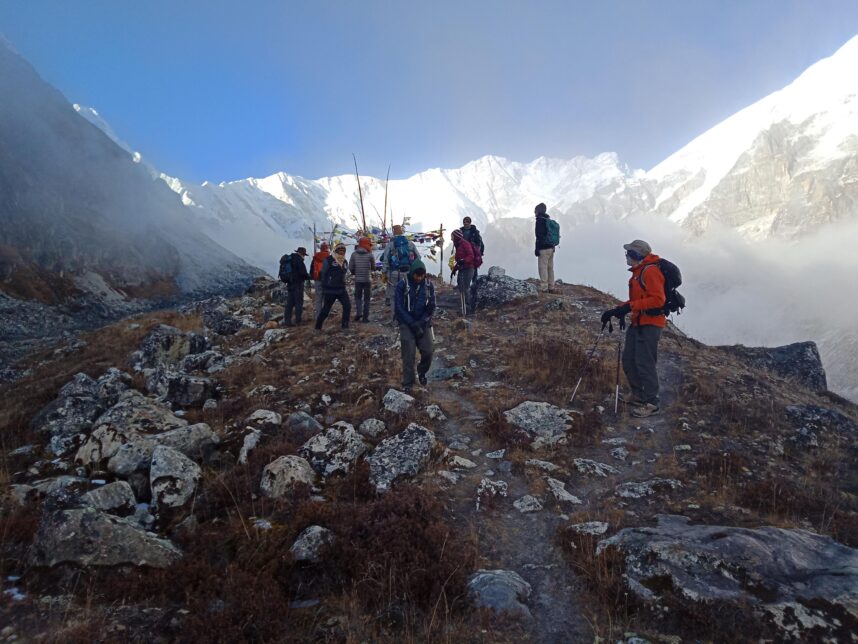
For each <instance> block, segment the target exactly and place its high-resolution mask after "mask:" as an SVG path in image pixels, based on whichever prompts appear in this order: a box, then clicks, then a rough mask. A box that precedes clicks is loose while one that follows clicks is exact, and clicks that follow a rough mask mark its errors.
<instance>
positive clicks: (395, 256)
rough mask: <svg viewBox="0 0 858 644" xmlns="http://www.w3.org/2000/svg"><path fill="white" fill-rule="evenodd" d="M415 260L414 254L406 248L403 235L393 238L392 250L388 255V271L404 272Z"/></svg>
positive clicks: (406, 242)
mask: <svg viewBox="0 0 858 644" xmlns="http://www.w3.org/2000/svg"><path fill="white" fill-rule="evenodd" d="M415 259H416V257H415V256H414V253H412V252H411V251H410V250H409V248H408V240H407V239H406V238H405V236H404V235H399V236H397V237H394V238H393V250H392V252H391V253H390V259H389V262H390V270H392V271H396V270H398V271H400V272H402V273H404V272H406V271H407V270H408V269H409V268H411V263H412V262H413V261H414V260H415Z"/></svg>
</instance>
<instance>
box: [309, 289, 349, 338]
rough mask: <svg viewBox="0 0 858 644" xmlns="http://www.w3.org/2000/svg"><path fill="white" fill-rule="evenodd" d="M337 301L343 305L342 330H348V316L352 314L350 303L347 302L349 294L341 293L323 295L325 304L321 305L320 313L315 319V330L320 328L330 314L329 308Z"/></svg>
mask: <svg viewBox="0 0 858 644" xmlns="http://www.w3.org/2000/svg"><path fill="white" fill-rule="evenodd" d="M337 300H339V302H340V304H342V305H343V319H342V326H343V328H344V329H348V328H349V315H351V313H352V303H351V301H350V300H349V294H348V293H346V292H345V291H343V292H342V293H325V303H324V305H322V311H321V313H319V317H317V318H316V328H317V329H321V328H322V324H323V323H324V321H325V320H326V319H327V318H328V315H329V314H330V313H331V307H332V306H333V305H334V302H336V301H337Z"/></svg>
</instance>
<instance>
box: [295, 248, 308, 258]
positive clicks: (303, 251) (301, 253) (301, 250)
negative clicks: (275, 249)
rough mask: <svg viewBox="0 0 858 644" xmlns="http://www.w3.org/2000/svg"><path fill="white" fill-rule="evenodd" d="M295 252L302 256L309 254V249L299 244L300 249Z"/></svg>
mask: <svg viewBox="0 0 858 644" xmlns="http://www.w3.org/2000/svg"><path fill="white" fill-rule="evenodd" d="M295 252H296V253H298V254H299V255H300V256H301V257H306V256H307V249H306V248H304V247H303V246H298V250H296V251H295Z"/></svg>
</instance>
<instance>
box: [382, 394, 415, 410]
mask: <svg viewBox="0 0 858 644" xmlns="http://www.w3.org/2000/svg"><path fill="white" fill-rule="evenodd" d="M381 403H382V405H384V409H385V411H389V412H391V413H392V414H405V413H408V411H410V410H411V408H412V407H413V406H414V397H413V396H409V395H408V394H406V393H403V392H401V391H397V390H396V389H388V390H387V393H386V394H384V398H383V399H382V401H381Z"/></svg>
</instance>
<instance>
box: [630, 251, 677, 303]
mask: <svg viewBox="0 0 858 644" xmlns="http://www.w3.org/2000/svg"><path fill="white" fill-rule="evenodd" d="M650 266H658V270H660V271H661V274H662V275H664V297H665V300H664V306H663V307H662V308H660V309H648V310H646V311H644V313H646V314H647V315H670V314H671V313H676V314H677V315H679V314H681V313H682V309H684V308H685V297H684V296H683V295H682V293H680V292H679V291H677V290H676V289H677V287H678V286H681V285H682V273H681V272H680V271H679V266H677V265H676V264H674V263H673V262H670V261H668V260H666V259H659V260H658V262H657V263H655V264H647V265H646V266H644V267H643V269H641V272H640V273H639V274H638V284H640V286H641V288H642V289H643V290H646V286H644V283H643V274H644V271H646V269H648V268H649V267H650Z"/></svg>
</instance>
